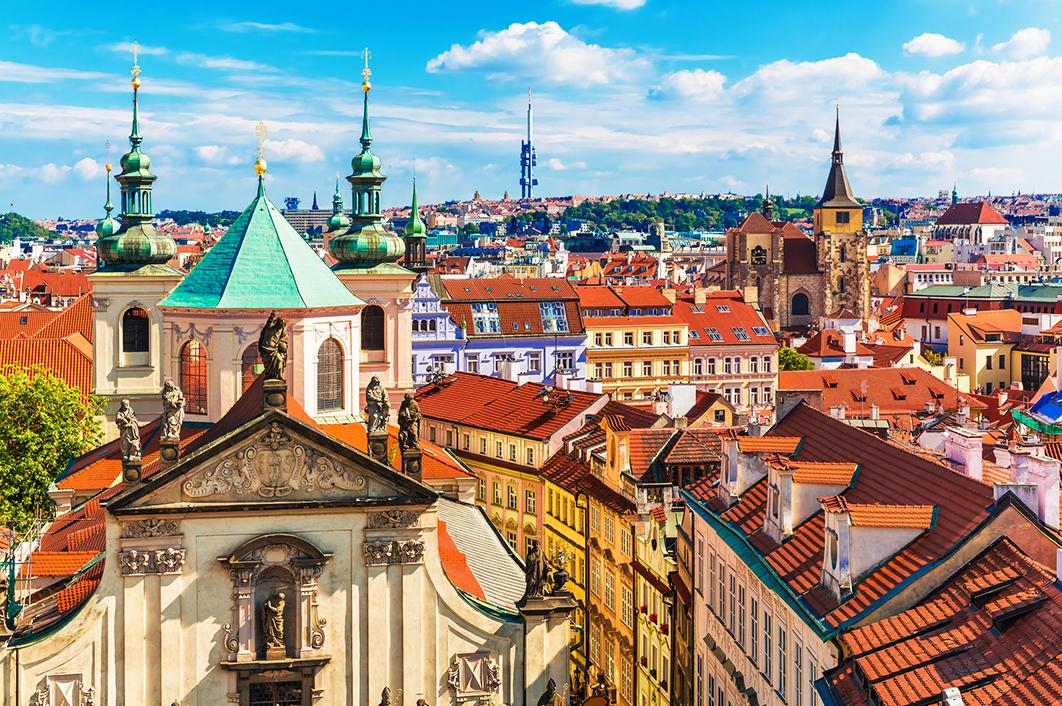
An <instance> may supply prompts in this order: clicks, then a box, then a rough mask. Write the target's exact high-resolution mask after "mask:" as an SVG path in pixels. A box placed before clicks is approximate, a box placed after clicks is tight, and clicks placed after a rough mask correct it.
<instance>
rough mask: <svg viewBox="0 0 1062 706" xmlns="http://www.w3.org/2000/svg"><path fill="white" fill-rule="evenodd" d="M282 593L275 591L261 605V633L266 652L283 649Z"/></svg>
mask: <svg viewBox="0 0 1062 706" xmlns="http://www.w3.org/2000/svg"><path fill="white" fill-rule="evenodd" d="M284 598H285V596H284V592H283V591H277V592H276V593H274V594H273V596H272V597H271V598H269V600H267V601H266V602H265V603H263V604H262V633H263V634H264V635H265V643H266V649H267V650H275V649H284Z"/></svg>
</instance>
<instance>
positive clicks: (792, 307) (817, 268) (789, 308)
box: [724, 118, 870, 328]
mask: <svg viewBox="0 0 1062 706" xmlns="http://www.w3.org/2000/svg"><path fill="white" fill-rule="evenodd" d="M772 216H773V214H772V206H771V201H770V195H769V194H768V195H767V196H765V197H764V208H763V212H762V213H752V214H750V215H749V216H748V217H746V218H745V220H744V221H743V222H742V223H741V225H739V226H738V227H737V228H733V229H731V230H730V231H728V232H727V234H726V261H725V263H724V265H725V282H726V288H727V289H734V290H737V291H739V292H741V293H742V295H743V296H744V298H745V301H747V302H750V303H756V304H758V305H759V306H760V309H761V310H762V311H763V312H764V314H765V315H766V316H767V318H768V319H771V320H773V321H774V322H775V323H776V325H777V326H778V327H781V328H790V327H807V326H810V325H812V324H815V323H817V322H818V320H819V319H820V318H821V317H823V316H830V315H833V314H835V313H837V312H840V311H844V310H847V311H849V312H852V313H854V314H856V315H857V316H858V317H861V318H862V319H863V320H866V319H867V318H868V317H869V314H870V270H869V264H868V262H867V236H866V231H864V230H863V206H862V204H860V203H859V202H858V201H857V200H856V199H855V196H854V195H853V192H852V186H851V184H850V183H849V181H848V175H847V173H846V172H845V168H844V153H843V151H842V150H841V124H840V119H839V118H838V120H837V122H836V124H835V127H834V141H833V154H832V157H831V163H830V172H829V176H828V177H827V179H826V187H825V188H824V189H823V193H822V197H821V198H820V199H819V200H818V202H817V203H816V204H815V208H814V211H813V216H812V225H813V228H812V230H813V235H811V236H809V235H807V234H805V233H804V232H803V231H801V230H800V229H799V228H797V227H796V226H795V225H793V224H792V223H790V222H787V221H782V220H778V221H776V220H773V218H772Z"/></svg>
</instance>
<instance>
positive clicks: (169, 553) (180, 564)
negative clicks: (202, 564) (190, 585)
mask: <svg viewBox="0 0 1062 706" xmlns="http://www.w3.org/2000/svg"><path fill="white" fill-rule="evenodd" d="M184 555H185V551H184V550H183V549H175V548H173V547H167V548H166V549H160V550H158V551H156V552H155V555H154V559H155V567H156V568H157V570H158V572H159V573H160V574H179V573H181V570H182V569H184Z"/></svg>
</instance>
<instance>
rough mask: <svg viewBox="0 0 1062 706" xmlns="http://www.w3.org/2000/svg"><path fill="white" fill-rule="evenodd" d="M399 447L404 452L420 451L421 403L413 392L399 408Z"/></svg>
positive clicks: (409, 393) (408, 393)
mask: <svg viewBox="0 0 1062 706" xmlns="http://www.w3.org/2000/svg"><path fill="white" fill-rule="evenodd" d="M398 448H399V450H400V451H401V452H402V453H405V452H407V451H420V405H418V404H417V400H416V398H415V397H413V393H411V392H407V393H406V396H405V397H404V398H403V399H402V406H401V407H399V408H398Z"/></svg>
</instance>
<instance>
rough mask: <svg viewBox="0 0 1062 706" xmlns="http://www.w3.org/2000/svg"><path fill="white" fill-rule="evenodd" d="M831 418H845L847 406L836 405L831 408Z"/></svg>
mask: <svg viewBox="0 0 1062 706" xmlns="http://www.w3.org/2000/svg"><path fill="white" fill-rule="evenodd" d="M830 416H831V417H833V418H834V419H844V418H845V406H844V405H843V404H835V405H833V406H832V407H830Z"/></svg>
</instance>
